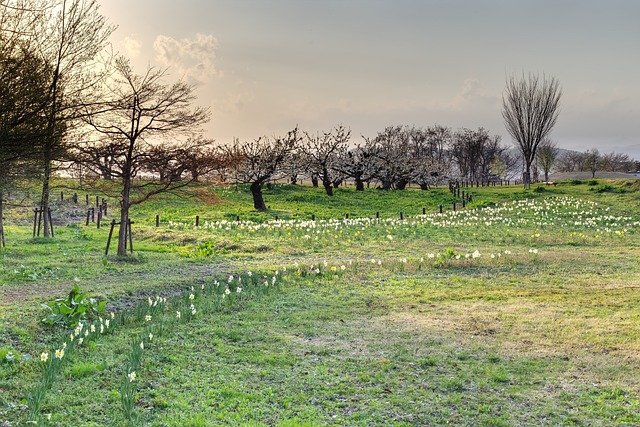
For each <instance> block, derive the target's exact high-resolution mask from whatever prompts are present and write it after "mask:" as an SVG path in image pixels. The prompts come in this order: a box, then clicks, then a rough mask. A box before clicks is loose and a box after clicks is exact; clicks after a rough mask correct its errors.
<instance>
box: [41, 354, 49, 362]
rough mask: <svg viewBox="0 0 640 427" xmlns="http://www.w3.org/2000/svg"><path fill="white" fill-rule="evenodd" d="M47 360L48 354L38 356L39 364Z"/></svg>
mask: <svg viewBox="0 0 640 427" xmlns="http://www.w3.org/2000/svg"><path fill="white" fill-rule="evenodd" d="M47 360H49V353H42V354H41V355H40V361H41V362H46V361H47Z"/></svg>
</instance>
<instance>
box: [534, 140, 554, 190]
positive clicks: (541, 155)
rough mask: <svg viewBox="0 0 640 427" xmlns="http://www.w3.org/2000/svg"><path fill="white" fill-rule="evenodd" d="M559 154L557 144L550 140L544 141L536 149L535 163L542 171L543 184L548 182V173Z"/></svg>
mask: <svg viewBox="0 0 640 427" xmlns="http://www.w3.org/2000/svg"><path fill="white" fill-rule="evenodd" d="M559 153H560V149H559V148H558V146H557V144H556V143H555V142H553V141H551V140H550V139H545V140H544V141H542V143H541V144H540V146H539V147H538V152H537V153H536V162H537V163H538V165H539V166H540V168H542V170H543V171H544V181H545V182H549V172H550V171H551V168H552V167H553V165H554V163H555V162H556V159H557V158H558V154H559Z"/></svg>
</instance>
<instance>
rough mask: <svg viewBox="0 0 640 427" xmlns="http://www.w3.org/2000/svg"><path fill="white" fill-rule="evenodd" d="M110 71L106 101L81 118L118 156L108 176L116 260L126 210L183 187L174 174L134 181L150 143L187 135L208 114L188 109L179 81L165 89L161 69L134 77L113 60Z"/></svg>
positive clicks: (189, 99) (122, 248)
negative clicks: (115, 184)
mask: <svg viewBox="0 0 640 427" xmlns="http://www.w3.org/2000/svg"><path fill="white" fill-rule="evenodd" d="M115 70H116V72H117V77H116V78H115V79H114V80H112V81H110V82H109V83H108V86H109V92H110V93H111V94H112V95H111V98H110V99H108V100H106V101H104V102H103V103H101V104H99V105H95V106H91V107H90V108H89V107H88V108H87V112H86V114H85V115H84V119H85V122H86V124H87V125H89V126H90V127H91V128H92V129H93V130H94V131H96V132H97V134H98V135H99V136H100V137H101V138H104V137H106V138H107V139H108V140H109V141H111V143H112V145H113V147H114V148H115V149H116V151H117V153H118V154H117V155H116V156H115V162H116V163H117V167H116V168H114V169H113V171H114V172H115V174H116V177H117V178H118V179H119V180H120V182H121V188H120V196H119V197H120V228H119V233H118V255H121V256H122V255H125V254H126V238H127V225H128V222H129V209H130V207H131V206H133V205H135V204H139V203H142V202H144V201H146V200H147V199H149V198H150V197H151V196H153V195H156V194H159V193H162V192H166V191H169V190H172V189H175V188H178V187H181V186H185V185H187V184H188V182H189V181H188V180H184V181H182V180H181V181H180V182H176V181H175V180H173V179H171V178H176V175H175V174H172V175H171V176H170V177H168V178H167V179H165V180H164V182H159V181H155V180H147V181H140V182H134V178H135V177H136V176H137V175H138V173H139V172H140V171H141V170H143V169H144V168H145V167H146V165H147V164H148V159H149V157H150V156H151V155H152V150H153V147H154V143H153V142H152V141H153V140H154V138H162V139H163V140H167V139H168V138H171V137H177V136H182V135H188V136H190V135H193V134H194V133H195V132H196V131H198V130H199V127H200V125H202V124H203V123H205V122H206V121H207V120H208V119H209V115H210V114H209V110H208V109H204V108H199V107H196V108H192V106H191V104H192V103H193V102H194V101H195V95H194V88H193V86H190V85H188V84H187V83H184V82H182V81H181V82H178V83H174V84H172V85H167V84H165V83H164V81H163V80H164V78H165V72H164V71H163V70H158V69H155V68H149V69H147V72H146V73H145V74H144V75H136V74H135V73H134V72H133V70H132V69H131V66H130V65H129V62H128V61H127V60H125V59H124V58H118V59H117V60H116V61H115ZM156 145H157V144H156Z"/></svg>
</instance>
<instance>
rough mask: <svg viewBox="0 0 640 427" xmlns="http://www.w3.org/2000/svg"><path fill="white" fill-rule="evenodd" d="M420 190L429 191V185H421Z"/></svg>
mask: <svg viewBox="0 0 640 427" xmlns="http://www.w3.org/2000/svg"><path fill="white" fill-rule="evenodd" d="M420 189H421V190H428V189H429V184H425V183H422V184H420Z"/></svg>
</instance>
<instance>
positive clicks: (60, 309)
mask: <svg viewBox="0 0 640 427" xmlns="http://www.w3.org/2000/svg"><path fill="white" fill-rule="evenodd" d="M106 304H107V301H106V300H105V301H100V302H98V301H97V300H96V299H95V298H89V297H88V296H87V294H86V293H84V292H82V291H81V290H80V288H79V287H78V285H77V284H75V285H74V286H73V289H71V292H69V295H68V296H67V298H58V299H56V300H55V301H52V302H49V303H47V304H42V307H44V308H45V309H46V310H47V311H48V315H47V316H46V317H45V318H43V319H42V322H43V323H45V324H47V325H50V326H52V325H59V324H62V325H64V326H67V327H70V328H73V327H75V326H76V325H78V323H79V322H80V321H81V320H91V319H94V318H97V317H98V316H100V315H103V314H105V313H106V310H105V305H106Z"/></svg>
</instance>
